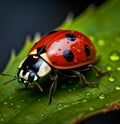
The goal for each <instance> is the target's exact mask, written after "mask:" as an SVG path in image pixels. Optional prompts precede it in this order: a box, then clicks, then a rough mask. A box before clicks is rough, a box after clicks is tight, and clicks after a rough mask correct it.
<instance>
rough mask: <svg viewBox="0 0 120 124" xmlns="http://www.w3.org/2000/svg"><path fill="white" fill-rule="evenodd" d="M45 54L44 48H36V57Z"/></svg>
mask: <svg viewBox="0 0 120 124" xmlns="http://www.w3.org/2000/svg"><path fill="white" fill-rule="evenodd" d="M45 52H46V46H42V47H39V48H37V55H40V54H42V53H45Z"/></svg>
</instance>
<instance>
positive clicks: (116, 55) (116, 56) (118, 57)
mask: <svg viewBox="0 0 120 124" xmlns="http://www.w3.org/2000/svg"><path fill="white" fill-rule="evenodd" d="M109 57H110V60H111V61H118V60H120V55H119V53H118V52H112V53H111V54H110V56H109Z"/></svg>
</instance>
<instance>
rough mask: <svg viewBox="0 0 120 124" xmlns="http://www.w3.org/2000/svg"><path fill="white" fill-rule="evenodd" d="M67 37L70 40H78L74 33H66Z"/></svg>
mask: <svg viewBox="0 0 120 124" xmlns="http://www.w3.org/2000/svg"><path fill="white" fill-rule="evenodd" d="M66 38H67V39H68V40H70V41H74V40H76V36H75V35H74V34H66Z"/></svg>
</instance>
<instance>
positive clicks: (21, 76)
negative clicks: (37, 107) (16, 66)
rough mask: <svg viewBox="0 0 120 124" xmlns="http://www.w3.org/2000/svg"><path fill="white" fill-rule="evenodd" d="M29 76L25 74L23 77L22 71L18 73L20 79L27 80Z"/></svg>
mask: <svg viewBox="0 0 120 124" xmlns="http://www.w3.org/2000/svg"><path fill="white" fill-rule="evenodd" d="M29 74H30V73H29V72H27V73H26V74H25V75H23V70H21V71H20V73H19V77H20V78H23V79H25V80H28V77H29Z"/></svg>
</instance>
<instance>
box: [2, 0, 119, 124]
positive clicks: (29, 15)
mask: <svg viewBox="0 0 120 124" xmlns="http://www.w3.org/2000/svg"><path fill="white" fill-rule="evenodd" d="M104 2H105V0H1V1H0V71H2V70H3V69H4V68H5V66H6V64H7V62H8V60H9V58H10V54H11V50H12V49H14V50H15V51H16V53H18V52H19V51H20V50H21V48H22V47H23V45H24V43H25V39H26V36H27V35H31V36H32V37H34V35H35V33H36V32H41V34H42V35H44V34H45V33H47V32H49V31H50V30H53V29H55V28H56V27H57V26H59V25H60V24H61V23H62V22H63V21H64V20H65V18H66V16H67V15H68V13H70V12H72V13H73V14H74V17H76V16H78V15H79V14H80V13H82V12H83V11H84V10H85V9H86V8H87V7H88V6H90V5H91V4H94V5H95V6H96V7H98V6H99V5H101V4H102V3H104ZM118 117H120V112H110V113H108V114H105V115H99V116H97V117H93V118H90V119H88V120H86V121H84V122H82V124H96V123H97V124H101V123H103V124H120V121H119V120H118Z"/></svg>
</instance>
